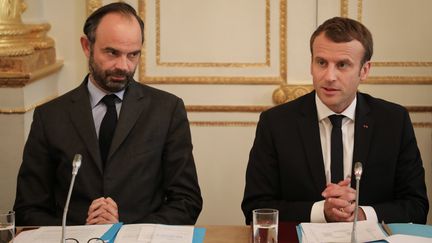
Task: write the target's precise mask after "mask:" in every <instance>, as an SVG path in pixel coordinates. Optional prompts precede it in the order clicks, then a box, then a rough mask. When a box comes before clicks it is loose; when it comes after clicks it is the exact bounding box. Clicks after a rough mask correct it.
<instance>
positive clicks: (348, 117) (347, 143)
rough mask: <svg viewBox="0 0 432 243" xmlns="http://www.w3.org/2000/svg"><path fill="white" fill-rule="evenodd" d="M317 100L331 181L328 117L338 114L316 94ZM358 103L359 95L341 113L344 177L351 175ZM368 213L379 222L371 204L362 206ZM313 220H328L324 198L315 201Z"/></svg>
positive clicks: (326, 168) (324, 150)
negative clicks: (342, 116) (325, 213)
mask: <svg viewBox="0 0 432 243" xmlns="http://www.w3.org/2000/svg"><path fill="white" fill-rule="evenodd" d="M315 102H316V106H317V112H318V121H319V130H320V140H321V149H322V153H323V159H324V169H325V176H326V182H327V183H330V182H331V169H330V168H331V165H330V164H331V142H330V141H331V130H332V124H331V121H330V119H329V118H328V117H329V116H331V115H334V114H337V113H335V112H333V111H332V110H330V109H329V108H328V107H327V106H326V105H324V104H323V103H322V101H321V100H320V99H319V97H318V95H315ZM356 105H357V97H356V98H354V100H353V102H352V103H351V104H350V105H349V106H348V107H347V108H346V109H345V110H344V111H343V112H342V113H340V114H337V115H344V116H345V117H344V118H343V119H342V143H343V164H344V169H343V172H344V178H347V177H351V170H352V163H353V151H354V124H355V110H356ZM361 208H362V209H363V211H364V212H365V214H366V218H367V219H368V220H374V219H375V221H376V222H378V218H377V215H376V212H375V210H374V209H373V208H372V207H370V206H362V207H361ZM311 222H315V223H323V222H326V219H325V215H324V200H322V201H319V202H315V203H314V205H313V206H312V210H311Z"/></svg>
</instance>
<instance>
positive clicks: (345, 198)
mask: <svg viewBox="0 0 432 243" xmlns="http://www.w3.org/2000/svg"><path fill="white" fill-rule="evenodd" d="M350 183H351V179H350V178H347V179H345V180H343V181H340V182H339V183H338V184H328V185H327V187H326V189H324V191H323V192H322V196H323V197H324V198H325V202H324V215H325V218H326V220H327V222H351V221H353V220H354V209H355V203H354V202H355V199H356V198H355V194H356V191H355V190H354V189H353V188H351V187H350ZM361 214H363V216H364V213H363V210H362V211H361V213H360V212H359V215H361ZM359 218H360V217H359Z"/></svg>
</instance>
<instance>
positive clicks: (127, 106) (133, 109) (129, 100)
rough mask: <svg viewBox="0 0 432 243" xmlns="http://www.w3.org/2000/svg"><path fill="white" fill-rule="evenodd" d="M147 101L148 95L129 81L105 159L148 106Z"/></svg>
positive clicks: (119, 143)
mask: <svg viewBox="0 0 432 243" xmlns="http://www.w3.org/2000/svg"><path fill="white" fill-rule="evenodd" d="M149 103H150V100H149V97H148V96H145V95H144V92H143V90H142V89H140V87H139V85H138V84H137V83H136V82H135V81H133V82H131V83H130V84H129V86H128V88H127V90H126V92H125V97H124V99H123V102H122V107H121V111H120V116H119V121H118V123H117V127H116V130H115V132H114V137H113V141H112V144H111V148H110V151H109V154H108V158H107V161H109V159H110V157H111V156H112V155H113V154H114V153H115V151H116V150H117V149H118V148H119V147H120V145H121V144H122V142H123V141H124V140H125V138H126V137H127V135H128V134H129V132H130V131H131V130H132V128H133V126H134V125H135V124H136V122H137V120H138V118H139V117H140V115H141V113H142V112H143V111H144V110H146V109H147V108H148V106H149Z"/></svg>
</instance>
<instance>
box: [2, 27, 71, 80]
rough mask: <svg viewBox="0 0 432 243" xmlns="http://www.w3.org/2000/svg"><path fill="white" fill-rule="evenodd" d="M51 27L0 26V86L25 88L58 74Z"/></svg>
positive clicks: (58, 65)
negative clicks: (33, 82)
mask: <svg viewBox="0 0 432 243" xmlns="http://www.w3.org/2000/svg"><path fill="white" fill-rule="evenodd" d="M50 28H51V26H50V25H49V24H46V23H44V24H22V23H0V86H1V87H22V86H24V85H26V84H27V83H28V82H30V81H33V80H35V79H37V78H39V77H42V76H45V75H46V74H48V73H52V71H53V70H58V69H60V67H61V66H62V65H63V64H62V63H63V62H60V63H61V64H59V62H57V61H56V50H55V47H54V40H53V39H51V38H50V37H48V36H47V32H48V31H49V30H50Z"/></svg>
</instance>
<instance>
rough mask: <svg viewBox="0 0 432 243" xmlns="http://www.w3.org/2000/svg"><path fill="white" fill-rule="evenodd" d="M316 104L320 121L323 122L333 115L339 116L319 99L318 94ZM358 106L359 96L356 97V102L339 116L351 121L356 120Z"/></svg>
mask: <svg viewBox="0 0 432 243" xmlns="http://www.w3.org/2000/svg"><path fill="white" fill-rule="evenodd" d="M315 103H316V107H317V112H318V120H319V121H321V120H323V119H325V118H327V117H329V116H331V115H334V114H337V113H335V112H334V111H332V110H330V109H329V108H328V107H327V106H326V105H325V104H324V103H322V101H321V100H320V98H319V97H318V94H316V93H315ZM356 106H357V96H355V97H354V100H353V101H352V102H351V104H350V105H349V106H348V107H347V108H346V109H345V110H344V111H343V112H342V113H340V114H338V115H344V116H346V117H348V118H349V119H351V120H353V121H354V120H355V109H356Z"/></svg>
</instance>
